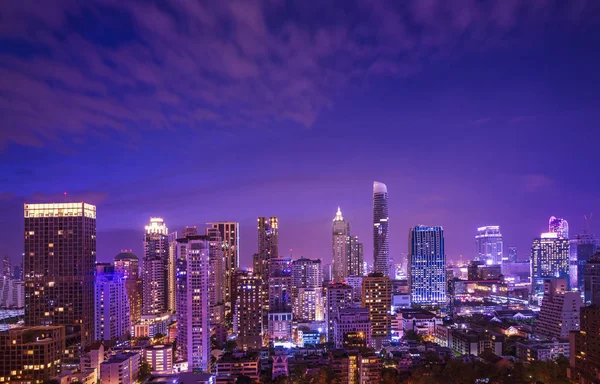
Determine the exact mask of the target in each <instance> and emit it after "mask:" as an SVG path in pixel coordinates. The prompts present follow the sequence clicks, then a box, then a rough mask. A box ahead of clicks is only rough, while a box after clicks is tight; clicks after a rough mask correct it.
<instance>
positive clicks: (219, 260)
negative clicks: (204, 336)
mask: <svg viewBox="0 0 600 384" xmlns="http://www.w3.org/2000/svg"><path fill="white" fill-rule="evenodd" d="M206 236H207V237H208V238H209V239H210V252H209V255H210V258H209V263H208V265H209V271H208V273H209V279H208V289H209V291H208V301H209V305H210V323H211V327H212V326H214V325H216V324H223V323H224V322H225V296H226V294H227V292H228V291H229V289H228V288H227V284H228V282H227V271H226V265H225V264H226V263H225V261H226V260H225V256H224V246H223V236H222V235H221V232H219V229H218V228H207V229H206ZM230 277H231V275H230ZM229 295H230V296H231V294H229Z"/></svg>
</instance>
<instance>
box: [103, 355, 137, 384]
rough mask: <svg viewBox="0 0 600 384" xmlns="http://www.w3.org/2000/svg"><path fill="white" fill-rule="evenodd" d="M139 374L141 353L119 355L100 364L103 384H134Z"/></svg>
mask: <svg viewBox="0 0 600 384" xmlns="http://www.w3.org/2000/svg"><path fill="white" fill-rule="evenodd" d="M139 373H140V354H139V353H134V352H129V353H118V354H116V355H113V356H111V357H110V359H108V360H106V361H104V362H103V363H102V364H100V382H101V383H102V384H133V383H135V381H136V380H137V378H138V375H139Z"/></svg>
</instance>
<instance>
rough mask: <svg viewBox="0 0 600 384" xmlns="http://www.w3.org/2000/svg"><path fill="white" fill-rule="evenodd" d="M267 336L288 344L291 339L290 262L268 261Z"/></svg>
mask: <svg viewBox="0 0 600 384" xmlns="http://www.w3.org/2000/svg"><path fill="white" fill-rule="evenodd" d="M268 270H269V282H268V288H267V292H268V300H269V304H268V308H269V312H268V319H267V321H268V323H267V324H268V327H269V330H268V336H269V339H270V340H272V341H281V342H289V341H291V337H292V260H291V259H289V258H282V257H280V258H272V259H270V260H269V266H268Z"/></svg>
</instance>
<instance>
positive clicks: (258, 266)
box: [254, 217, 279, 281]
mask: <svg viewBox="0 0 600 384" xmlns="http://www.w3.org/2000/svg"><path fill="white" fill-rule="evenodd" d="M278 227H279V223H278V220H277V217H270V218H269V219H267V218H266V217H259V218H258V257H257V259H256V260H255V261H254V273H255V274H257V275H258V276H260V277H262V278H263V280H265V281H266V280H267V279H268V276H269V273H268V265H269V260H270V259H272V258H277V257H278V256H279V229H278Z"/></svg>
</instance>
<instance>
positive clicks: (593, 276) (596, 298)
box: [583, 253, 600, 307]
mask: <svg viewBox="0 0 600 384" xmlns="http://www.w3.org/2000/svg"><path fill="white" fill-rule="evenodd" d="M583 292H584V297H585V304H586V305H597V306H599V307H600V253H596V254H594V255H593V256H592V257H590V259H589V260H588V261H587V263H586V264H585V267H584V272H583Z"/></svg>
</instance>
